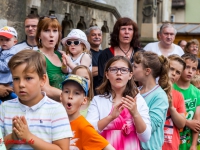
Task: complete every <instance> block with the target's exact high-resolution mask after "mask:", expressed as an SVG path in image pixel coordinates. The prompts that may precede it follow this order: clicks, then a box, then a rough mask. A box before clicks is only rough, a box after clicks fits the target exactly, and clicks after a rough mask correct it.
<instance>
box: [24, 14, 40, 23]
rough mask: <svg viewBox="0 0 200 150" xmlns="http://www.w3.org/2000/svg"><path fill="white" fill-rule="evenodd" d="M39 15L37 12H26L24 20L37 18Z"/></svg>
mask: <svg viewBox="0 0 200 150" xmlns="http://www.w3.org/2000/svg"><path fill="white" fill-rule="evenodd" d="M39 18H40V16H39V15H38V14H28V15H27V16H26V18H25V20H24V22H25V21H26V19H38V20H39Z"/></svg>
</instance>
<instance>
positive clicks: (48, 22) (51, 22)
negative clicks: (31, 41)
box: [35, 17, 62, 50]
mask: <svg viewBox="0 0 200 150" xmlns="http://www.w3.org/2000/svg"><path fill="white" fill-rule="evenodd" d="M49 27H52V28H58V34H59V35H58V41H57V43H56V45H55V50H58V46H59V43H60V40H61V31H62V28H61V25H60V23H59V22H58V20H57V19H56V18H48V17H45V18H43V19H40V20H39V22H38V25H37V31H36V36H35V40H36V43H37V46H38V48H42V47H43V46H42V42H41V41H40V38H39V37H40V34H41V31H42V30H47V29H48V28H49Z"/></svg>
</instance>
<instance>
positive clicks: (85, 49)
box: [65, 43, 91, 56]
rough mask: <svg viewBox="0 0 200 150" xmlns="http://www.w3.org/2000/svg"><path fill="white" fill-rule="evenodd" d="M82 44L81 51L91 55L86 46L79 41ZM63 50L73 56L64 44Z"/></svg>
mask: <svg viewBox="0 0 200 150" xmlns="http://www.w3.org/2000/svg"><path fill="white" fill-rule="evenodd" d="M81 44H82V45H83V52H85V53H86V54H89V55H91V53H90V51H89V50H88V49H87V48H86V46H85V44H84V43H81ZM65 52H66V54H70V55H71V56H73V54H72V53H71V52H70V51H69V46H67V45H65Z"/></svg>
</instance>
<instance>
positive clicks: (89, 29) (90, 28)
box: [85, 26, 102, 36]
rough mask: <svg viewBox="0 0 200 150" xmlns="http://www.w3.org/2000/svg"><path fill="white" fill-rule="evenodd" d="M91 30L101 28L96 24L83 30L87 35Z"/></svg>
mask: <svg viewBox="0 0 200 150" xmlns="http://www.w3.org/2000/svg"><path fill="white" fill-rule="evenodd" d="M92 30H100V31H101V29H100V28H99V27H98V26H92V27H89V28H88V29H87V30H86V31H85V34H86V36H88V35H89V34H90V32H91V31H92ZM101 34H102V31H101Z"/></svg>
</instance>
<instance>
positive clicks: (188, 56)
mask: <svg viewBox="0 0 200 150" xmlns="http://www.w3.org/2000/svg"><path fill="white" fill-rule="evenodd" d="M181 58H182V59H183V60H184V61H186V60H187V59H190V60H191V61H192V62H197V63H198V58H197V56H196V55H194V54H191V53H185V54H183V55H182V56H181Z"/></svg>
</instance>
